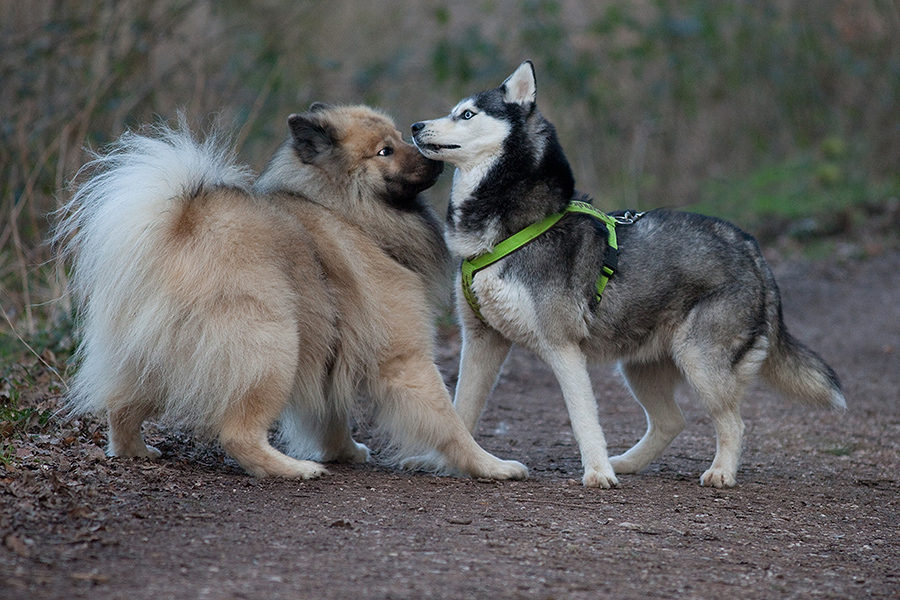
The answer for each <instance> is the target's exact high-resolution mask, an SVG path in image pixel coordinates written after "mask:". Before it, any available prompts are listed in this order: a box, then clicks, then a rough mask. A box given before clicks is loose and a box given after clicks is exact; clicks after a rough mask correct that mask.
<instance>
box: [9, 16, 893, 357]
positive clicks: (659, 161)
mask: <svg viewBox="0 0 900 600" xmlns="http://www.w3.org/2000/svg"><path fill="white" fill-rule="evenodd" d="M0 24H2V25H0V80H2V81H3V85H2V86H0V115H2V122H0V123H2V126H0V306H2V308H3V310H4V312H5V314H6V316H7V317H8V320H7V319H4V320H2V321H0V357H4V358H8V357H11V356H14V355H15V354H16V353H17V352H19V351H21V350H23V348H24V347H23V346H22V345H21V343H20V342H19V339H18V337H21V338H23V339H24V340H30V341H34V342H35V344H36V345H37V346H41V345H46V344H54V343H55V344H67V343H70V342H71V340H70V339H69V336H68V335H67V334H65V333H59V330H60V329H65V330H66V331H68V330H69V328H70V325H69V324H68V319H69V314H70V305H69V302H68V301H67V299H66V296H65V288H66V273H65V271H64V270H62V269H61V268H59V267H58V266H56V265H55V264H54V263H53V262H52V260H51V259H52V249H50V248H48V247H47V246H46V245H45V244H44V240H45V239H46V237H47V232H48V230H49V228H50V219H48V214H50V213H52V212H53V211H54V210H56V208H57V207H58V206H59V203H60V201H61V200H64V199H65V198H66V196H67V194H68V193H69V192H68V191H67V184H68V182H69V181H70V180H71V179H72V178H73V177H74V176H75V174H76V173H77V170H78V168H79V167H80V165H82V164H83V163H84V162H85V160H86V158H87V156H86V153H85V151H84V148H86V147H87V148H99V147H102V145H103V144H105V143H107V142H109V141H111V140H112V139H114V138H115V137H116V136H117V135H118V134H120V133H121V132H122V131H123V130H125V129H126V128H133V127H137V126H139V125H140V124H142V123H147V122H149V121H152V120H153V119H155V118H159V117H162V118H172V117H174V115H175V113H176V111H178V110H184V111H185V112H186V113H187V115H188V117H189V120H191V121H192V122H193V123H195V124H197V125H198V126H203V125H204V124H206V123H208V122H209V119H210V115H215V117H216V118H218V119H219V120H221V121H223V122H225V123H233V124H234V127H235V129H237V130H239V133H238V135H237V136H236V140H237V142H238V144H239V146H240V150H241V155H242V156H243V157H244V158H245V159H246V161H247V162H249V163H250V164H251V165H253V166H254V167H256V168H261V167H262V164H263V161H264V160H265V159H266V157H267V156H268V154H269V153H270V151H271V150H272V148H273V147H274V146H275V145H276V144H277V143H278V142H279V141H280V139H281V137H282V135H283V134H284V119H285V118H286V116H287V115H288V114H289V113H290V112H295V111H298V110H302V109H303V108H304V107H305V106H307V105H308V104H309V103H310V102H312V101H314V100H324V101H331V102H367V103H372V104H377V105H380V106H382V107H384V108H386V109H388V110H389V111H390V112H391V113H392V114H394V116H395V117H396V119H397V122H398V124H399V126H400V127H401V129H403V130H405V129H406V127H407V126H408V124H409V123H412V122H413V121H415V120H419V119H422V118H431V117H434V116H437V115H440V114H443V113H445V112H446V110H447V109H448V108H449V107H450V106H452V104H454V103H455V101H456V100H457V99H458V98H459V97H460V96H461V95H463V94H466V93H470V92H473V91H477V90H479V89H483V88H485V87H487V86H492V85H496V84H497V83H499V81H501V80H502V79H503V77H505V76H506V75H507V74H508V73H509V72H511V71H512V69H513V68H514V67H515V66H516V65H517V64H518V63H519V62H520V61H521V60H523V59H524V58H531V59H533V60H534V61H535V63H536V65H537V69H538V85H539V92H538V93H539V100H540V103H541V107H542V110H543V111H544V113H545V114H547V115H548V117H550V119H551V120H552V121H553V122H554V123H555V124H556V125H557V127H558V129H559V131H560V136H561V138H562V140H563V144H564V146H565V147H566V148H567V151H568V153H569V156H570V159H571V160H572V163H573V167H574V169H575V171H576V177H577V179H578V181H579V185H580V187H581V188H582V189H584V190H585V191H589V192H591V193H593V194H594V195H596V196H597V197H598V199H599V202H598V203H599V204H600V206H602V207H608V208H611V207H614V206H625V205H632V206H634V205H640V206H651V205H661V204H682V203H684V202H686V201H687V200H688V199H689V198H690V197H692V196H693V194H695V193H696V192H697V190H699V189H701V188H702V187H703V186H704V185H705V182H708V181H710V180H711V179H715V178H717V177H722V176H727V175H732V174H735V173H745V172H747V171H749V170H752V169H754V168H756V167H757V166H759V165H760V164H764V163H772V162H778V161H780V160H783V159H785V158H790V157H792V156H795V155H796V154H797V153H802V152H806V151H808V150H809V149H810V148H816V147H818V145H819V144H820V143H821V142H822V140H823V139H826V138H828V139H837V140H839V141H841V143H843V144H844V145H845V146H846V147H847V148H849V149H850V150H849V152H848V156H851V157H852V158H853V160H856V161H858V163H859V165H862V167H861V168H862V169H863V175H864V176H865V177H866V178H871V179H872V180H880V179H884V178H890V177H894V178H896V165H895V164H893V162H892V161H893V160H894V157H896V156H898V155H900V135H897V129H896V127H897V124H896V106H898V105H900V76H898V74H900V11H898V9H897V6H896V3H894V2H892V1H890V0H816V1H815V2H807V1H806V0H787V1H781V0H766V1H760V2H748V1H743V0H734V1H729V2H717V3H704V2H687V1H674V0H672V1H669V0H641V1H639V2H624V1H622V0H606V1H604V2H592V1H588V0H569V1H552V0H520V1H515V2H512V1H510V2H487V3H471V2H464V1H462V0H446V1H439V0H426V1H424V2H420V1H415V2H414V1H413V0H404V1H402V2H390V3H388V2H371V3H359V2H325V1H312V0H307V1H293V2H284V1H278V0H268V1H265V2H254V3H252V4H249V3H248V4H246V5H245V4H242V3H230V2H228V3H216V2H212V1H210V0H167V1H163V2H152V3H148V2H141V1H138V0H123V1H121V2H103V1H101V0H91V1H86V2H50V1H47V2H27V3H26V2H21V1H18V0H0ZM445 196H446V183H443V184H442V186H441V187H439V188H438V190H437V191H436V192H435V202H436V203H438V204H439V203H440V202H441V200H440V199H441V198H443V197H445ZM13 331H15V333H13ZM38 350H40V348H38Z"/></svg>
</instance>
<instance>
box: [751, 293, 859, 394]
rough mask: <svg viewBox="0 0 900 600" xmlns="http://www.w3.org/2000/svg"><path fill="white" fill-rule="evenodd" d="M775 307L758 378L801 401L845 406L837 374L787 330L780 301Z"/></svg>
mask: <svg viewBox="0 0 900 600" xmlns="http://www.w3.org/2000/svg"><path fill="white" fill-rule="evenodd" d="M776 302H777V299H776ZM776 308H777V314H776V315H774V319H773V328H772V329H773V330H772V331H771V332H770V334H769V351H768V355H767V356H766V360H765V362H764V363H763V365H762V369H761V371H760V375H761V376H762V378H763V379H764V380H765V381H766V383H768V384H769V385H771V386H772V387H773V388H775V389H776V390H777V391H779V392H781V393H782V394H784V395H785V396H787V397H789V398H791V399H793V400H796V401H798V402H801V403H803V404H807V405H810V406H816V407H820V408H832V409H835V410H846V409H847V401H846V400H845V399H844V392H843V389H842V387H841V382H840V380H839V379H838V376H837V374H836V373H835V372H834V370H833V369H832V368H831V367H830V366H828V364H827V363H826V362H825V361H824V360H823V359H822V358H821V357H820V356H819V355H818V354H816V353H815V352H813V351H812V350H810V349H809V348H807V347H806V346H804V345H803V344H802V343H801V342H800V341H798V340H797V339H796V338H794V337H793V336H792V335H791V334H790V333H789V332H788V331H787V329H786V328H785V325H784V320H783V317H782V314H781V305H780V303H778V304H777V306H776Z"/></svg>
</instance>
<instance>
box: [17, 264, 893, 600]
mask: <svg viewBox="0 0 900 600" xmlns="http://www.w3.org/2000/svg"><path fill="white" fill-rule="evenodd" d="M876 250H877V251H876V252H874V253H870V254H871V255H869V256H867V257H865V258H841V257H839V256H838V255H837V254H835V255H834V256H830V257H826V258H819V259H817V260H815V261H809V260H805V259H801V258H792V259H786V260H781V261H775V262H776V264H775V267H774V270H775V273H776V277H777V278H778V280H779V283H780V286H781V289H782V294H783V299H784V306H785V319H786V321H787V324H788V327H789V329H790V330H791V331H792V333H793V334H794V335H795V336H796V337H798V338H799V339H801V340H803V341H804V342H805V343H806V344H808V345H809V346H810V347H811V348H813V349H815V350H816V351H817V352H818V353H820V354H821V355H822V356H823V357H824V358H825V359H826V360H827V361H828V362H829V363H830V364H831V365H832V366H833V367H834V369H835V370H836V371H837V372H838V374H839V375H840V376H841V378H842V380H843V383H844V386H845V390H846V396H847V402H848V405H849V410H848V411H847V412H846V413H845V414H838V413H831V412H820V411H815V410H811V409H808V408H805V407H802V406H797V405H792V404H790V403H788V402H787V401H785V400H783V399H781V398H780V397H778V396H776V395H774V394H773V393H771V392H769V391H767V390H765V389H763V388H761V387H754V388H753V389H752V391H751V392H750V394H749V395H748V397H747V399H746V401H745V403H744V408H743V416H744V419H745V422H746V424H747V429H746V435H745V440H744V455H743V460H742V466H741V469H740V471H739V472H738V485H737V487H735V488H732V489H710V488H706V487H701V486H700V485H699V480H700V474H701V473H702V472H703V471H704V470H705V469H706V468H707V467H708V466H709V462H710V461H711V459H712V455H713V453H714V451H715V438H714V434H713V431H712V425H711V423H710V419H709V417H708V416H707V414H706V412H705V411H704V410H703V409H702V407H701V406H700V405H699V403H698V402H697V401H696V400H695V399H693V398H691V397H690V396H684V397H683V398H682V401H681V404H682V408H683V410H684V413H685V417H686V419H687V427H686V428H685V431H684V432H683V433H682V434H681V435H680V436H679V437H678V438H677V439H676V440H675V442H674V443H673V444H672V446H671V447H670V448H669V449H668V450H667V451H666V452H665V453H664V454H663V456H662V457H661V458H660V459H659V460H658V461H656V462H655V463H654V464H652V465H651V466H650V467H649V468H648V469H647V470H646V471H644V472H642V473H640V474H637V475H626V476H620V485H619V487H618V488H616V489H612V490H599V489H585V488H583V487H582V486H581V484H580V479H581V465H580V460H579V455H578V448H577V446H576V444H575V442H574V438H573V435H572V430H571V426H570V424H569V422H568V417H567V414H566V410H565V407H564V405H563V400H562V396H561V394H560V391H559V386H558V385H557V383H556V381H555V380H554V378H553V376H552V374H551V373H550V371H549V369H548V368H547V367H546V366H545V365H544V364H542V363H541V362H540V361H539V360H537V359H536V358H535V357H534V356H533V355H531V354H529V353H528V352H525V351H523V350H520V349H515V350H514V351H513V353H512V354H511V356H510V358H509V360H508V361H507V364H506V365H505V367H504V370H503V373H502V375H501V378H500V382H499V384H498V386H497V388H496V390H495V391H494V393H493V395H492V397H491V399H490V400H489V402H488V408H487V410H486V412H485V414H484V415H483V417H482V419H481V421H480V423H479V426H478V430H477V432H476V439H477V440H478V441H479V443H481V444H482V445H483V446H484V447H485V448H486V449H487V450H489V451H490V452H493V453H495V454H496V455H498V456H500V457H502V458H509V459H517V460H520V461H522V462H524V463H525V464H527V465H528V466H529V467H530V469H531V473H530V478H529V479H528V480H526V481H517V482H493V481H482V480H471V479H455V478H446V477H434V476H430V475H424V474H416V473H406V472H401V471H396V470H392V469H388V468H384V467H381V466H378V465H377V464H369V465H358V466H344V465H332V466H330V467H329V468H330V471H331V474H330V475H328V476H326V477H324V478H322V479H320V480H315V481H304V482H300V481H285V480H259V479H254V478H252V477H249V476H247V475H245V474H244V473H243V472H242V471H241V470H240V469H239V468H238V467H237V465H236V464H235V463H234V462H233V461H232V460H231V459H230V458H228V457H226V456H225V455H224V454H223V453H222V451H221V449H220V448H219V447H218V446H216V445H214V444H211V445H204V444H200V443H198V442H195V441H193V440H192V439H191V438H190V437H189V436H188V435H186V434H185V433H184V432H180V431H177V430H172V429H168V428H165V427H162V426H158V425H152V426H149V427H148V428H147V430H146V436H147V438H148V441H149V443H151V444H153V445H155V446H157V447H159V448H160V449H161V450H162V451H163V457H162V458H161V459H160V460H158V461H153V462H151V461H148V460H137V459H114V458H106V457H105V456H104V453H103V447H104V445H105V437H106V428H105V425H104V424H102V422H101V421H98V420H92V419H82V420H78V421H71V422H58V421H56V420H53V419H51V420H50V421H49V422H46V423H32V427H31V428H30V429H29V431H37V433H29V434H27V435H15V436H14V435H11V429H10V428H11V427H12V426H11V425H9V424H7V425H6V427H7V430H6V431H5V432H4V431H2V428H3V424H2V423H0V435H6V436H7V439H8V440H9V445H8V446H7V453H6V455H5V456H4V457H3V460H2V461H0V540H2V544H0V599H26V598H28V599H35V600H37V599H44V598H48V599H49V598H91V599H94V600H104V599H111V598H122V599H128V600H134V599H136V598H167V599H192V600H193V599H198V598H215V599H219V598H223V599H224V598H250V599H274V598H285V599H287V598H291V599H297V598H317V599H318V598H322V599H324V598H396V599H401V598H409V599H419V598H491V599H501V598H535V599H551V598H576V599H577V598H584V599H589V598H590V599H594V598H600V597H615V598H634V599H641V600H643V599H646V598H735V597H740V598H742V599H744V600H750V599H757V598H758V599H771V598H841V599H846V598H862V597H865V598H896V597H898V596H900V478H898V475H897V468H898V465H900V251H898V250H897V249H890V248H888V249H883V250H879V249H876ZM458 353H459V339H458V334H457V333H456V332H455V331H454V330H452V329H450V330H447V331H444V332H443V333H442V339H441V344H440V364H441V368H442V370H443V372H444V373H445V376H446V379H447V383H448V385H450V386H453V385H455V370H456V365H457V360H458ZM45 359H46V360H47V361H48V362H51V363H52V361H53V359H54V357H53V356H52V355H49V354H45ZM19 368H20V369H21V370H23V371H25V372H27V373H28V376H29V377H30V378H31V379H32V380H33V381H34V382H35V383H34V385H33V386H32V388H31V389H30V390H27V391H26V392H24V393H22V394H21V397H20V398H19V406H20V407H22V406H31V407H34V408H35V409H36V410H35V412H34V414H33V418H34V419H39V420H40V415H46V414H48V413H47V412H46V411H55V410H57V409H58V408H59V407H60V406H61V402H62V399H61V396H60V393H59V392H54V391H53V390H54V389H56V388H55V387H53V385H52V379H53V376H52V374H51V373H50V372H49V371H48V370H47V369H46V368H45V367H44V366H43V365H42V364H41V363H38V362H37V361H32V363H30V364H23V365H20V367H19ZM592 377H593V381H594V386H595V392H596V395H597V398H598V402H599V410H600V415H601V423H602V424H603V426H604V430H605V432H606V436H607V440H608V442H609V447H610V452H611V453H613V454H616V453H619V452H621V451H623V450H625V449H627V448H628V447H630V446H631V445H632V444H633V443H634V442H635V441H637V440H638V439H639V438H640V436H641V435H642V434H643V432H644V428H645V419H644V415H643V412H642V411H641V409H640V407H639V406H638V405H637V403H635V402H634V401H633V400H632V399H631V397H630V395H629V393H628V392H627V390H626V389H625V387H624V386H623V384H622V383H621V381H620V380H619V377H618V375H617V374H616V372H615V369H614V368H612V367H609V366H598V367H594V368H592ZM0 393H2V390H0ZM359 439H361V440H362V441H366V440H367V437H366V432H365V430H364V429H363V430H362V431H361V432H360V436H359Z"/></svg>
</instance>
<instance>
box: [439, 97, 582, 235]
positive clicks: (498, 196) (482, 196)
mask: <svg viewBox="0 0 900 600" xmlns="http://www.w3.org/2000/svg"><path fill="white" fill-rule="evenodd" d="M473 100H474V103H475V105H476V106H477V107H478V108H479V110H481V111H483V112H484V113H485V114H487V115H489V116H491V117H493V118H496V119H500V120H502V121H504V122H506V123H508V124H509V126H510V129H511V131H510V133H509V135H508V136H507V138H506V140H505V141H504V148H503V155H502V157H501V159H500V161H499V162H497V164H495V165H494V166H493V168H492V169H491V171H490V172H489V173H487V174H486V175H485V177H484V179H483V181H482V183H481V184H480V185H479V187H478V188H477V189H476V190H475V191H474V196H475V201H473V202H466V203H464V204H463V206H462V207H460V212H459V213H458V215H457V216H458V221H457V223H456V225H457V226H458V227H459V228H460V229H463V230H466V229H479V228H480V226H482V225H483V224H484V223H486V222H489V221H493V220H495V219H497V220H499V222H500V224H501V227H502V229H503V231H502V233H503V235H504V237H506V236H508V235H511V234H513V233H515V232H516V231H519V230H521V229H523V228H524V227H527V226H528V225H530V224H532V223H535V222H537V221H540V220H541V219H543V218H544V217H546V216H548V215H550V214H553V213H555V212H559V211H561V210H562V209H563V208H565V206H566V204H568V203H569V201H570V200H571V199H572V197H573V194H574V192H575V178H574V176H573V175H572V169H571V168H570V167H569V163H568V161H567V160H566V157H565V154H564V153H563V149H562V146H561V145H560V143H559V139H558V138H557V135H556V129H555V128H554V127H553V125H551V124H550V123H549V122H548V121H547V120H546V119H544V117H543V115H541V113H540V112H539V111H538V110H537V107H536V105H535V104H534V103H528V104H527V105H526V106H522V105H520V104H516V103H507V102H505V101H504V99H503V88H502V87H501V88H497V89H494V90H490V91H487V92H482V93H480V94H477V95H476V96H474V97H473ZM535 142H537V143H541V142H543V143H544V144H545V145H544V147H543V152H542V153H541V154H540V156H538V153H539V152H540V151H541V149H540V148H539V147H538V146H536V145H535Z"/></svg>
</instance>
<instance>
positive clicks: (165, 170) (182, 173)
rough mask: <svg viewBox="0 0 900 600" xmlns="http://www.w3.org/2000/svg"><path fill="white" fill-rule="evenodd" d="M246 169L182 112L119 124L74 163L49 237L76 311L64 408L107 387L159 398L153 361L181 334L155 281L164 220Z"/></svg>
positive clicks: (104, 400) (234, 181) (245, 176)
mask: <svg viewBox="0 0 900 600" xmlns="http://www.w3.org/2000/svg"><path fill="white" fill-rule="evenodd" d="M251 178H252V173H251V171H250V170H249V169H248V168H246V167H243V166H241V165H238V164H237V163H236V162H235V160H234V157H233V155H232V153H231V151H230V149H229V147H228V146H227V145H226V143H225V142H223V140H222V139H221V137H220V136H217V135H215V134H213V135H210V136H209V137H207V138H206V139H205V140H204V141H199V140H198V139H197V138H195V137H194V135H193V134H192V133H191V132H190V131H189V129H188V127H187V126H186V123H185V119H184V118H183V117H182V118H180V119H179V125H178V127H177V128H171V127H168V126H165V125H159V126H156V127H154V128H153V129H152V130H151V131H150V132H149V134H148V135H143V134H138V133H132V132H129V133H125V134H124V135H122V136H121V138H119V140H118V141H117V142H115V143H114V144H112V145H111V146H110V147H109V148H108V149H107V150H106V151H105V152H103V153H102V154H94V159H93V161H91V162H90V163H88V164H87V165H86V166H85V167H84V169H82V171H81V172H80V173H79V175H78V176H77V177H76V183H77V182H79V181H80V182H81V183H80V185H78V187H77V189H76V190H75V192H74V194H73V196H72V198H71V200H70V201H69V202H67V203H66V204H65V205H64V206H63V207H62V208H61V209H60V210H59V211H58V213H57V215H58V217H59V222H58V225H57V227H56V229H55V232H54V235H53V238H52V242H53V244H54V246H55V247H56V248H57V250H58V255H59V257H60V258H61V259H63V260H68V261H70V262H71V265H72V276H71V279H70V290H71V291H72V292H73V293H74V295H75V297H76V300H77V305H78V307H79V313H80V320H79V325H80V328H81V340H80V343H79V348H78V352H77V354H76V359H77V362H78V363H79V365H80V366H79V369H78V371H77V372H76V374H75V376H74V377H73V378H72V385H71V386H70V387H71V393H70V397H69V407H70V409H71V410H72V412H75V413H81V412H102V411H103V410H105V409H107V408H109V402H110V401H111V400H110V399H111V398H115V397H118V398H119V400H118V401H119V402H123V403H126V404H127V403H129V402H137V401H141V402H151V403H157V402H158V400H159V399H158V398H152V395H153V394H154V392H152V391H150V390H152V389H157V390H160V389H162V387H164V386H160V385H155V386H154V385H152V382H151V381H150V380H149V379H150V378H151V376H150V375H149V374H150V373H153V372H155V370H156V371H158V369H156V367H155V365H153V364H152V363H153V362H154V361H159V360H161V359H160V356H162V355H163V353H165V352H166V347H167V346H169V345H170V343H171V342H172V340H173V339H178V337H179V336H177V335H173V332H172V328H173V327H176V326H178V323H177V321H178V311H177V309H176V308H177V307H173V305H172V304H171V303H170V302H168V301H167V299H166V298H165V297H164V295H163V292H161V291H160V290H159V289H158V288H159V287H160V286H159V281H160V280H159V274H160V272H161V271H163V267H162V266H161V262H160V261H161V259H160V255H161V254H163V253H164V252H165V250H166V248H165V246H166V235H167V232H168V231H169V229H170V227H169V226H170V225H171V224H172V223H173V222H175V221H174V220H175V219H177V218H178V216H179V215H180V214H181V210H182V208H183V207H184V206H185V204H186V202H189V201H190V198H191V197H193V196H196V195H198V194H200V193H201V192H203V191H204V190H206V189H209V188H211V187H213V186H228V187H230V188H240V189H248V188H249V185H250V183H251ZM181 325H182V326H183V323H182V324H181ZM168 350H169V351H172V350H173V349H172V348H171V347H169V348H168ZM199 350H200V349H199V348H196V349H195V351H199ZM197 375H198V376H200V375H202V374H199V373H198V374H197ZM201 379H202V377H201ZM204 383H205V382H204ZM132 387H135V388H144V389H143V390H140V389H138V390H131V389H127V390H126V388H132ZM170 391H174V390H170ZM179 391H183V390H179ZM141 393H144V394H145V395H144V397H143V398H140V394H141ZM157 393H163V392H157ZM123 394H125V395H126V396H127V397H123ZM129 394H130V396H128V395H129ZM147 395H150V396H151V397H150V398H148V397H147ZM184 404H185V406H187V400H185V403H184ZM199 410H203V409H199ZM164 411H165V409H163V412H164Z"/></svg>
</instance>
